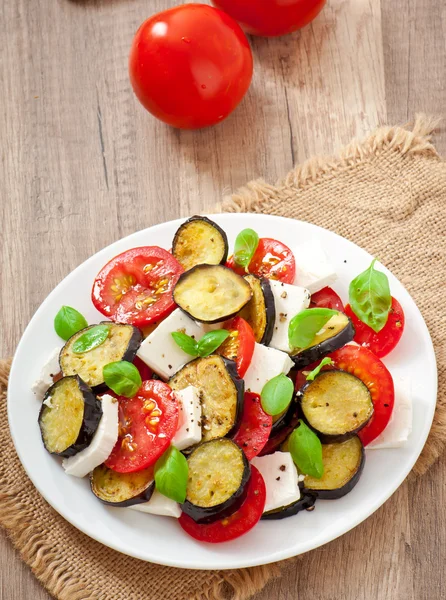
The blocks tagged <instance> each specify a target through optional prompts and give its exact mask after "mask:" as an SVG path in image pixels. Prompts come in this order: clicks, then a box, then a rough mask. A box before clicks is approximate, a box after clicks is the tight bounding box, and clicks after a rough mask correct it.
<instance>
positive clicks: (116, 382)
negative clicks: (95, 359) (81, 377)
mask: <svg viewBox="0 0 446 600" xmlns="http://www.w3.org/2000/svg"><path fill="white" fill-rule="evenodd" d="M102 373H103V375H104V381H105V383H106V385H107V386H108V387H109V388H110V389H111V390H113V391H114V392H115V393H116V394H118V395H119V396H125V397H126V398H133V396H135V395H136V393H137V392H138V390H139V388H140V387H141V384H142V380H141V375H140V374H139V371H138V369H137V368H136V367H135V365H134V364H133V363H130V362H127V361H126V360H120V361H118V362H112V363H108V365H105V367H104V368H103V370H102Z"/></svg>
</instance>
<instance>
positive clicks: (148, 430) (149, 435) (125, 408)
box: [105, 380, 179, 473]
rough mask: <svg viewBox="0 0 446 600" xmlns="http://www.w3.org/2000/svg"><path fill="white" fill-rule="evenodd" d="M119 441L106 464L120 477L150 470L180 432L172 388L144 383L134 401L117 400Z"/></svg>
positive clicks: (158, 383) (120, 397) (159, 384)
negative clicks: (148, 468)
mask: <svg viewBox="0 0 446 600" xmlns="http://www.w3.org/2000/svg"><path fill="white" fill-rule="evenodd" d="M118 402H119V437H118V441H117V442H116V444H115V447H114V448H113V451H112V453H111V454H110V456H109V457H108V459H107V460H106V461H105V465H106V466H107V467H109V469H113V470H114V471H117V472H118V473H134V472H135V471H141V470H142V469H147V467H150V466H151V465H153V464H154V463H155V462H156V461H157V460H158V458H159V457H160V456H161V455H162V454H163V452H165V450H167V448H168V447H169V444H170V441H171V439H172V438H173V436H174V435H175V432H176V430H177V428H178V413H179V409H178V403H177V400H176V398H175V395H174V394H173V392H172V390H171V389H170V387H169V386H168V385H167V384H166V383H163V382H162V381H158V380H156V381H155V380H150V381H144V382H143V384H142V386H141V387H140V389H139V391H138V394H137V395H136V396H135V397H134V398H124V397H122V396H119V397H118Z"/></svg>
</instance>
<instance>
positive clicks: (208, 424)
mask: <svg viewBox="0 0 446 600" xmlns="http://www.w3.org/2000/svg"><path fill="white" fill-rule="evenodd" d="M217 357H218V362H220V364H222V366H223V368H224V369H225V371H226V374H227V376H228V377H229V378H230V379H231V381H232V383H233V385H234V390H233V391H234V393H235V414H234V416H233V417H232V423H231V424H230V426H229V427H228V428H227V429H226V430H225V429H224V428H222V426H223V425H224V421H223V423H221V422H219V419H218V415H214V418H210V419H209V418H208V416H207V414H206V409H207V407H208V405H209V407H211V406H212V397H211V396H210V395H209V393H208V391H207V390H208V388H209V386H207V385H206V384H205V382H204V381H200V378H199V376H198V365H199V363H200V362H202V363H203V362H205V361H209V362H211V361H212V360H215V359H216V358H217ZM168 384H169V385H170V386H171V388H172V389H173V390H174V391H179V390H182V389H184V388H185V387H187V386H189V385H193V386H195V387H196V388H197V389H198V390H199V391H200V395H201V398H202V405H203V408H202V434H203V441H205V442H208V441H210V440H212V439H216V438H220V437H223V436H225V437H233V436H234V435H235V434H236V433H237V431H238V430H239V427H240V424H241V421H242V416H243V403H244V398H245V382H244V380H243V379H241V378H240V377H239V376H238V372H237V365H236V363H235V362H234V361H233V360H229V359H228V358H226V357H224V356H220V355H219V354H211V355H210V356H207V357H205V358H196V359H195V360H193V361H191V362H190V363H187V364H186V365H185V366H184V367H182V368H181V369H180V370H179V371H177V372H176V373H175V374H174V375H173V376H172V377H171V378H170V379H169V381H168ZM227 387H228V386H224V387H223V388H221V386H220V388H219V389H221V391H222V393H223V392H225V391H226V392H227V391H228V389H227Z"/></svg>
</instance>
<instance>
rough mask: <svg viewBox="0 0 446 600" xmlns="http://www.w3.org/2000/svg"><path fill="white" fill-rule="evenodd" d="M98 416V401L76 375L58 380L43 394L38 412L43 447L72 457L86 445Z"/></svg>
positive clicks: (100, 412) (100, 410)
mask: <svg viewBox="0 0 446 600" xmlns="http://www.w3.org/2000/svg"><path fill="white" fill-rule="evenodd" d="M101 416H102V407H101V402H100V400H98V399H97V398H96V396H95V395H94V394H93V392H92V391H91V389H90V388H89V387H88V385H87V384H86V383H85V382H84V381H82V379H81V378H80V377H78V376H77V375H74V376H71V377H62V379H59V380H58V381H57V382H56V383H55V384H54V385H52V386H51V387H50V388H49V390H48V391H47V393H46V394H45V397H44V399H43V402H42V407H41V409H40V413H39V427H40V432H41V434H42V440H43V444H44V446H45V448H46V449H47V450H48V452H50V453H51V454H57V455H58V456H64V457H66V458H67V457H69V456H74V455H75V454H77V453H78V452H80V451H81V450H83V449H84V448H86V447H87V446H88V445H89V444H90V442H91V440H92V438H93V436H94V434H95V432H96V429H97V428H98V425H99V421H100V420H101Z"/></svg>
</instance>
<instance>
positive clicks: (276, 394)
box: [260, 373, 294, 417]
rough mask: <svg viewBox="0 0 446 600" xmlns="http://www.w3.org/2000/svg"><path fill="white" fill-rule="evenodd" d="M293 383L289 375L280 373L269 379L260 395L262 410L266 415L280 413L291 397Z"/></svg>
mask: <svg viewBox="0 0 446 600" xmlns="http://www.w3.org/2000/svg"><path fill="white" fill-rule="evenodd" d="M293 392H294V385H293V382H292V381H291V379H290V378H289V377H287V376H286V375H284V374H283V373H281V374H280V375H277V376H276V377H273V378H272V379H270V380H269V381H268V382H267V383H266V384H265V385H264V386H263V389H262V393H261V395H260V398H261V404H262V408H263V410H264V411H265V412H266V414H268V415H272V416H273V417H274V416H275V415H280V413H282V412H283V411H284V410H286V409H287V408H288V406H289V404H290V402H291V400H292V398H293Z"/></svg>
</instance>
